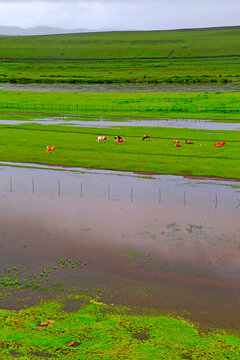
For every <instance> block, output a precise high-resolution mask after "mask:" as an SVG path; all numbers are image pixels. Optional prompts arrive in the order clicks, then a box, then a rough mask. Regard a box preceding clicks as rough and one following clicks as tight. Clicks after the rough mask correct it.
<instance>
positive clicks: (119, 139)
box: [47, 134, 226, 153]
mask: <svg viewBox="0 0 240 360" xmlns="http://www.w3.org/2000/svg"><path fill="white" fill-rule="evenodd" d="M145 139H149V140H150V135H149V134H147V135H144V136H143V137H142V141H143V140H145ZM106 140H108V137H107V136H97V143H98V144H99V142H100V141H102V142H103V143H104V141H106ZM114 141H115V142H117V143H124V142H125V140H124V139H123V138H122V137H121V136H114ZM173 143H174V144H175V146H176V147H181V144H180V140H178V139H173ZM185 144H187V145H193V144H194V142H192V141H189V140H185ZM225 144H226V141H221V142H217V143H215V144H214V145H215V146H216V147H222V146H224V145H225ZM198 146H202V144H198ZM50 151H52V152H53V153H54V152H55V146H47V152H48V153H49V152H50Z"/></svg>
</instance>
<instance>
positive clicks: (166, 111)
mask: <svg viewBox="0 0 240 360" xmlns="http://www.w3.org/2000/svg"><path fill="white" fill-rule="evenodd" d="M239 104H240V95H239V92H215V93H206V92H205V93H200V92H194V93H191V92H185V93H183V92H177V93H169V92H168V93H70V92H68V93H62V92H58V93H53V92H34V91H33V92H30V91H29V92H28V91H0V113H2V118H4V116H6V115H5V114H6V112H7V113H9V112H12V111H14V112H18V114H19V115H21V116H22V115H23V113H35V114H36V115H37V116H39V115H40V114H51V115H54V114H56V115H62V114H72V115H74V116H77V115H78V114H88V115H91V114H92V115H103V114H104V115H106V114H112V115H113V114H114V115H116V116H131V115H132V116H133V115H134V116H140V117H141V116H142V117H145V118H147V117H151V116H155V117H156V116H157V117H169V118H171V117H172V118H203V119H204V118H205V119H206V118H207V119H240V105H239Z"/></svg>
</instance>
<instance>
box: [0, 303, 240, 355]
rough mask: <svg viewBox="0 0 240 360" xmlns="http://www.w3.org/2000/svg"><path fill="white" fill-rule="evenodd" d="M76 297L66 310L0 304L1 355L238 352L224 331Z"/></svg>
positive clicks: (59, 305) (239, 348) (55, 306)
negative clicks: (8, 308)
mask: <svg viewBox="0 0 240 360" xmlns="http://www.w3.org/2000/svg"><path fill="white" fill-rule="evenodd" d="M76 300H78V301H81V302H82V303H83V304H84V305H83V306H82V307H81V308H80V309H79V310H78V311H77V312H74V313H73V312H67V311H64V301H55V302H50V303H41V304H39V305H37V306H35V307H32V308H29V309H23V310H20V311H11V312H9V311H6V310H1V311H0V319H1V329H0V337H1V340H0V349H1V352H2V356H4V359H6V360H8V359H12V358H13V357H17V358H19V359H22V360H34V359H39V358H51V359H66V360H67V359H72V360H76V359H79V360H90V359H99V360H100V359H101V360H117V359H118V360H123V359H128V360H152V359H159V360H161V359H162V360H163V359H164V360H166V359H168V360H180V359H193V360H194V359H196V360H197V359H198V360H201V359H202V360H205V359H208V360H211V359H212V360H216V359H218V360H224V359H231V360H236V359H238V358H239V356H240V340H239V339H238V338H237V337H235V336H234V335H230V334H227V333H226V332H224V331H216V330H214V331H211V330H210V329H209V330H208V333H207V334H206V333H203V332H202V331H201V329H200V328H199V326H198V325H197V324H191V323H190V322H187V321H185V320H184V319H182V318H173V317H170V316H162V315H159V314H154V313H153V314H149V312H148V313H144V311H142V310H141V311H139V310H137V309H130V308H126V307H119V306H114V305H105V304H103V303H99V302H96V301H90V302H89V300H87V299H79V298H75V301H76ZM42 322H43V323H44V324H45V325H44V326H41V323H42Z"/></svg>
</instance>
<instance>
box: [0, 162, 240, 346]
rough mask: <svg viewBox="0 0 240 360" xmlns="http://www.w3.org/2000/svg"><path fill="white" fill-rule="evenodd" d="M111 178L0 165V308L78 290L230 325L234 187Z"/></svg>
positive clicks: (236, 207) (239, 285)
mask: <svg viewBox="0 0 240 360" xmlns="http://www.w3.org/2000/svg"><path fill="white" fill-rule="evenodd" d="M81 170H84V169H81ZM119 175H123V174H120V173H118V172H107V173H106V172H104V171H99V172H97V171H95V170H94V171H92V172H91V171H89V172H84V171H79V172H70V171H58V170H57V169H56V170H55V171H52V170H49V169H39V168H36V169H24V168H14V167H8V166H4V167H0V249H1V251H0V274H1V279H0V280H1V285H0V293H1V298H0V307H2V308H4V307H5V308H12V309H17V308H21V307H23V306H24V305H27V306H28V305H31V304H32V303H34V302H37V301H39V299H47V298H51V297H52V296H56V294H61V293H63V292H65V293H66V292H68V293H69V294H70V293H74V294H75V293H81V294H82V293H85V294H86V293H87V294H92V295H93V296H98V298H99V299H101V300H102V301H106V302H107V303H116V304H126V305H138V306H144V307H145V306H146V307H151V308H156V309H159V310H161V311H167V312H169V311H171V312H176V313H178V314H182V315H184V316H186V317H189V318H191V319H192V320H196V321H203V322H205V323H207V324H208V325H211V326H219V327H226V328H234V329H238V328H239V315H240V311H239V301H240V282H239V280H240V256H239V255H240V244H239V238H240V236H239V235H240V225H239V215H240V195H239V183H237V182H236V183H235V182H225V181H219V182H217V183H216V182H214V181H210V180H209V181H207V182H206V180H205V181H203V182H201V181H199V180H190V179H184V178H182V177H175V176H159V175H158V176H156V177H154V178H152V179H146V178H141V177H139V176H137V175H136V176H126V175H127V174H125V176H119ZM219 185H221V186H219ZM20 285H21V286H22V287H21V286H20ZM75 306H76V304H75ZM70 310H71V309H70ZM140 340H143V339H141V336H140ZM144 340H145V339H144Z"/></svg>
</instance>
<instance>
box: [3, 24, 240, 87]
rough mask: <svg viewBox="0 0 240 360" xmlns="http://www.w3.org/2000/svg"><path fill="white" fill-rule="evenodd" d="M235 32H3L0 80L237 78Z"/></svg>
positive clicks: (193, 81)
mask: <svg viewBox="0 0 240 360" xmlns="http://www.w3.org/2000/svg"><path fill="white" fill-rule="evenodd" d="M239 36H240V27H235V28H216V29H197V30H175V31H139V32H134V31H133V32H105V33H89V34H72V35H68V34H66V35H51V36H30V37H26V36H23V37H21V36H16V37H14V36H12V37H8V36H3V37H0V59H2V60H1V61H0V82H12V83H32V82H37V83H59V82H62V83H80V84H81V83H173V84H174V83H182V84H186V83H187V84H196V83H197V84H198V83H218V84H222V83H227V82H239V78H240V70H239V69H240V66H239V64H240V57H239V56H240V50H239V43H238V38H239ZM144 58H150V59H144ZM159 58H160V59H159ZM34 59H35V60H34ZM69 59H70V60H73V61H69ZM77 59H83V60H81V61H77ZM84 59H85V61H84ZM98 59H99V60H98ZM102 59H105V60H102ZM40 60H41V61H40Z"/></svg>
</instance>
